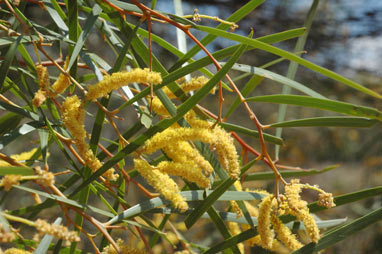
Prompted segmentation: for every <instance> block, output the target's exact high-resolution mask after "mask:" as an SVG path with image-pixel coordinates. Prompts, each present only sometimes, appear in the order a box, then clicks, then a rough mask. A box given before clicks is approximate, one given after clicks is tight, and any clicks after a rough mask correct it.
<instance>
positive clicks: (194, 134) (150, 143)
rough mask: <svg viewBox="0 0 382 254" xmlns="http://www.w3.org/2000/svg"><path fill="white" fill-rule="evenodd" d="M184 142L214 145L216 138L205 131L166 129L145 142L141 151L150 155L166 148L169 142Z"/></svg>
mask: <svg viewBox="0 0 382 254" xmlns="http://www.w3.org/2000/svg"><path fill="white" fill-rule="evenodd" d="M186 140H201V141H202V142H205V143H210V144H214V143H215V142H216V137H215V136H214V135H213V134H212V133H211V132H210V131H209V130H207V129H196V128H184V127H179V128H168V129H166V130H164V131H162V132H160V133H157V134H155V135H154V136H153V137H152V138H151V139H149V140H147V141H146V143H145V145H144V146H143V148H142V150H143V151H144V152H146V153H148V154H151V153H153V152H155V151H156V150H158V149H161V148H163V147H166V146H168V145H169V144H171V142H174V141H178V142H179V141H186Z"/></svg>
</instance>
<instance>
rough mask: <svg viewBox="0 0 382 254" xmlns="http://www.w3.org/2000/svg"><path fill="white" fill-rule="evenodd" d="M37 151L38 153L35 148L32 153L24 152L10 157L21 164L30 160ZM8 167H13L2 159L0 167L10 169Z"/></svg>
mask: <svg viewBox="0 0 382 254" xmlns="http://www.w3.org/2000/svg"><path fill="white" fill-rule="evenodd" d="M36 151H37V148H33V149H32V150H30V151H27V152H23V153H20V154H13V155H11V156H10V157H11V158H12V159H13V160H15V161H17V162H21V161H25V160H29V159H30V158H31V157H32V156H33V155H34V154H35V153H36ZM8 166H12V165H11V164H9V163H8V162H6V161H3V160H1V159H0V167H8Z"/></svg>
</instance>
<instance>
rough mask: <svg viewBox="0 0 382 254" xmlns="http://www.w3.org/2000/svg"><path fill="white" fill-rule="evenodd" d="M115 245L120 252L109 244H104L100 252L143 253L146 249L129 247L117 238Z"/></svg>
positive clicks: (115, 253)
mask: <svg viewBox="0 0 382 254" xmlns="http://www.w3.org/2000/svg"><path fill="white" fill-rule="evenodd" d="M116 243H117V245H118V248H119V250H120V252H117V250H116V249H115V248H114V247H113V246H112V245H111V244H110V245H108V246H106V247H105V248H104V249H103V251H102V252H101V254H145V253H146V251H144V250H138V249H136V248H133V247H130V246H128V245H127V244H125V243H124V241H123V240H122V239H118V240H117V242H116Z"/></svg>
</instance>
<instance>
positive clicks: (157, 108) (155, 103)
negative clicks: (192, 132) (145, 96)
mask: <svg viewBox="0 0 382 254" xmlns="http://www.w3.org/2000/svg"><path fill="white" fill-rule="evenodd" d="M151 106H152V108H153V110H154V112H155V113H157V114H158V115H160V116H170V113H169V112H168V111H167V109H166V107H165V106H164V105H163V104H162V102H161V101H160V100H159V98H158V97H157V96H154V98H153V100H152V101H151Z"/></svg>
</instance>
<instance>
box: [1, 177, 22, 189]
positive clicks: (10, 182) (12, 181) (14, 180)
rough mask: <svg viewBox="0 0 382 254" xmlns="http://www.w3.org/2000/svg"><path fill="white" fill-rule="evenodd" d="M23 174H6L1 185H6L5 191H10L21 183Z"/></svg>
mask: <svg viewBox="0 0 382 254" xmlns="http://www.w3.org/2000/svg"><path fill="white" fill-rule="evenodd" d="M21 178H22V176H21V175H6V176H4V177H3V178H1V181H0V187H4V190H5V191H9V190H10V189H11V188H12V187H13V186H14V185H19V184H20V180H21Z"/></svg>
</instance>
